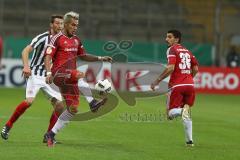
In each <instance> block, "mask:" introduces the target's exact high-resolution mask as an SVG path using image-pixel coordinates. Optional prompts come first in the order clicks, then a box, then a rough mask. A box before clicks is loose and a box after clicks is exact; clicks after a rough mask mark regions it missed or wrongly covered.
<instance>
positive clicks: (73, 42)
mask: <svg viewBox="0 0 240 160" xmlns="http://www.w3.org/2000/svg"><path fill="white" fill-rule="evenodd" d="M49 46H50V47H48V49H47V50H46V54H47V55H51V56H52V62H53V66H52V72H56V71H57V70H58V69H61V68H63V69H70V70H74V69H76V68H77V57H78V56H84V55H85V54H86V53H85V50H84V48H83V45H82V43H81V40H80V39H79V38H78V37H77V36H73V37H71V38H69V37H67V36H65V35H64V34H63V33H62V32H59V33H58V34H56V35H55V36H53V37H52V38H51V42H50V44H49Z"/></svg>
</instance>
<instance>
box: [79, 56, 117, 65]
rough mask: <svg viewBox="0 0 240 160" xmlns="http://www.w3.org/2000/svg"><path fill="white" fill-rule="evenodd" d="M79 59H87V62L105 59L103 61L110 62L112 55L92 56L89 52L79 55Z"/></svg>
mask: <svg viewBox="0 0 240 160" xmlns="http://www.w3.org/2000/svg"><path fill="white" fill-rule="evenodd" d="M80 59H81V60H84V61H88V62H96V61H105V62H110V63H111V62H112V57H109V56H103V57H101V56H94V55H91V54H85V55H83V56H80Z"/></svg>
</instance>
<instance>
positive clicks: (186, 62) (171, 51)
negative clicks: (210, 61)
mask: <svg viewBox="0 0 240 160" xmlns="http://www.w3.org/2000/svg"><path fill="white" fill-rule="evenodd" d="M167 58H168V64H174V65H175V68H174V71H173V72H172V74H171V76H170V80H169V88H172V87H176V86H183V85H193V77H192V67H193V66H195V65H198V62H197V60H196V58H195V56H193V54H192V53H191V52H190V51H189V50H188V49H186V48H184V47H183V46H181V45H180V44H176V45H173V46H171V47H169V48H168V50H167Z"/></svg>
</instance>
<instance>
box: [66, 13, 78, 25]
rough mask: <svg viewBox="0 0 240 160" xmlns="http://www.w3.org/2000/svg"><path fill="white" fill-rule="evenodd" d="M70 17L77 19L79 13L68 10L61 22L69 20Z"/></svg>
mask: <svg viewBox="0 0 240 160" xmlns="http://www.w3.org/2000/svg"><path fill="white" fill-rule="evenodd" d="M71 18H73V19H76V20H78V19H79V14H78V13H76V12H73V11H71V12H68V13H66V14H65V15H64V17H63V22H64V23H68V22H69V21H70V20H71Z"/></svg>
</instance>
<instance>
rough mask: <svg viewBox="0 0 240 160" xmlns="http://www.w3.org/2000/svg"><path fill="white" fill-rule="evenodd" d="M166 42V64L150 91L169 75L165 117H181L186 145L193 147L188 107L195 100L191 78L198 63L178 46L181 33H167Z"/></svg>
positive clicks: (187, 51)
mask: <svg viewBox="0 0 240 160" xmlns="http://www.w3.org/2000/svg"><path fill="white" fill-rule="evenodd" d="M166 42H167V43H168V47H169V48H168V50H167V59H168V64H167V66H166V69H165V70H164V71H163V73H162V74H161V75H160V76H159V77H158V78H157V79H156V80H155V81H154V82H153V83H152V84H151V89H152V90H155V86H156V85H158V84H159V83H160V82H161V81H162V80H163V79H165V78H166V77H168V76H169V75H171V76H170V80H169V93H168V100H167V116H168V119H169V120H172V119H173V118H176V117H178V116H181V117H182V120H183V125H184V130H185V138H186V145H187V146H193V145H194V144H193V139H192V120H191V117H190V107H192V106H193V104H194V100H195V90H194V82H193V78H194V76H195V75H196V74H197V72H198V62H197V60H196V58H195V56H194V55H193V54H192V53H191V52H190V51H189V50H188V49H186V48H185V47H183V46H182V45H181V44H180V43H181V32H179V31H178V30H170V31H168V33H167V37H166Z"/></svg>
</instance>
